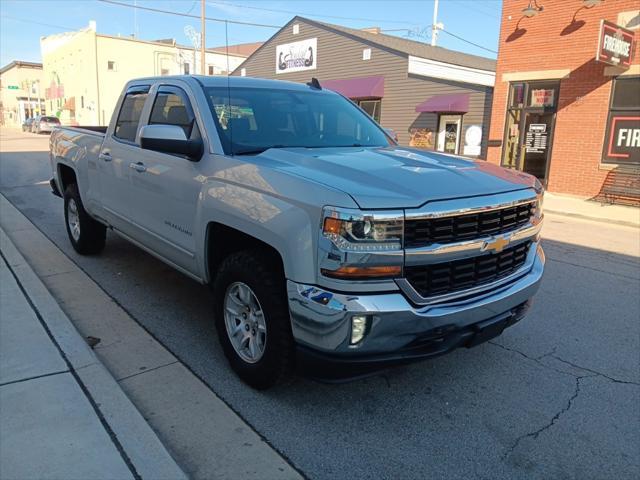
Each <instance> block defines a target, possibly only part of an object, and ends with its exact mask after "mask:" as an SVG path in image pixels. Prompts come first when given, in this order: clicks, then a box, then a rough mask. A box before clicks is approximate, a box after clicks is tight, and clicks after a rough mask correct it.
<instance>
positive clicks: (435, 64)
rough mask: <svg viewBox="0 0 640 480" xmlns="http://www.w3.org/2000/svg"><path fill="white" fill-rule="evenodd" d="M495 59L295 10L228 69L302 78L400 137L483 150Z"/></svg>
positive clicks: (478, 153) (463, 151)
mask: <svg viewBox="0 0 640 480" xmlns="http://www.w3.org/2000/svg"><path fill="white" fill-rule="evenodd" d="M494 69H495V61H494V60H491V59H488V58H484V57H478V56H474V55H467V54H464V53H461V52H455V51H451V50H447V49H444V48H434V47H431V46H430V45H427V44H424V43H421V42H415V41H411V40H406V39H403V38H399V37H395V36H391V35H385V34H383V33H381V32H380V30H379V29H377V28H372V29H365V30H356V29H351V28H346V27H342V26H339V25H330V24H326V23H322V22H316V21H313V20H309V19H305V18H301V17H295V18H294V19H292V20H291V21H290V22H289V23H288V24H287V25H285V26H284V27H283V28H282V29H280V30H279V31H278V32H277V33H276V34H275V35H274V36H273V37H271V38H270V39H269V40H268V41H266V42H265V43H264V44H263V45H262V47H261V48H259V49H258V50H257V51H256V52H255V53H254V54H253V55H251V56H250V57H249V58H248V59H247V60H246V61H245V62H244V63H243V64H242V66H241V68H238V69H237V70H236V71H235V72H234V75H246V76H252V77H262V78H273V79H278V80H290V81H294V82H308V81H309V80H311V77H316V78H317V79H318V80H319V81H320V84H321V85H322V87H323V88H327V89H330V90H334V91H336V92H339V93H341V94H342V95H344V96H345V97H347V98H349V99H351V100H352V101H353V102H354V103H356V104H357V105H359V106H360V107H361V108H362V109H363V110H364V111H365V112H367V113H368V114H369V115H370V116H371V117H372V118H373V119H375V120H376V121H377V122H378V123H380V124H381V125H382V126H383V127H385V128H386V129H388V130H390V131H392V132H393V134H394V135H395V136H397V138H398V141H399V142H400V144H401V145H410V146H414V147H417V148H424V149H430V150H439V151H441V152H447V153H453V154H460V155H466V156H470V157H479V158H484V157H485V156H486V148H487V140H488V133H489V118H490V114H491V113H490V110H491V102H492V94H493V84H494V81H495V73H494Z"/></svg>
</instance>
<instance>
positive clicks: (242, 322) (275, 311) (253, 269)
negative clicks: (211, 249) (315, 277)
mask: <svg viewBox="0 0 640 480" xmlns="http://www.w3.org/2000/svg"><path fill="white" fill-rule="evenodd" d="M271 257H272V255H269V252H265V251H261V250H248V251H242V252H237V253H233V254H231V255H229V256H228V257H227V258H226V259H225V260H223V262H222V265H221V266H220V268H219V270H218V274H217V276H216V279H215V282H214V286H213V290H214V297H215V313H216V315H215V321H216V329H217V331H218V338H219V339H220V343H221V345H222V349H223V351H224V354H225V356H226V357H227V360H228V361H229V363H230V365H231V368H232V369H233V370H234V371H235V372H236V374H237V375H238V376H239V377H240V378H241V379H242V380H243V381H244V382H245V383H247V384H248V385H250V386H252V387H253V388H256V389H258V390H264V389H266V388H269V387H271V386H273V385H274V384H276V383H278V382H279V381H281V380H283V379H285V378H286V377H287V376H288V375H289V374H290V373H291V370H292V366H293V358H294V356H293V336H292V334H291V321H290V319H289V308H288V306H287V303H286V292H285V280H284V274H283V273H282V268H281V267H280V266H279V264H278V262H277V261H276V260H275V259H273V258H271Z"/></svg>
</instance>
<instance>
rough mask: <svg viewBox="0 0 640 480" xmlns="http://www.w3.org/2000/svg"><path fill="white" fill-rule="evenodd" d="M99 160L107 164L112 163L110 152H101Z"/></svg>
mask: <svg viewBox="0 0 640 480" xmlns="http://www.w3.org/2000/svg"><path fill="white" fill-rule="evenodd" d="M98 158H99V159H100V160H104V161H105V162H110V161H111V154H110V153H109V152H100V155H98Z"/></svg>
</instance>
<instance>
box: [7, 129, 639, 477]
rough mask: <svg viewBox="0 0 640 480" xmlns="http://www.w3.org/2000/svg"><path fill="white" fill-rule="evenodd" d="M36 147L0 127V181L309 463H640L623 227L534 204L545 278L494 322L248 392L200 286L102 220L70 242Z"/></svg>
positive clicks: (134, 309)
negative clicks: (359, 367)
mask: <svg viewBox="0 0 640 480" xmlns="http://www.w3.org/2000/svg"><path fill="white" fill-rule="evenodd" d="M47 146H48V140H47V137H45V136H42V137H35V136H33V135H30V134H21V133H18V132H14V131H7V130H4V131H3V132H2V133H1V134H0V151H1V152H2V153H1V154H0V191H1V192H2V193H3V194H4V195H5V196H6V197H7V198H8V199H9V200H10V201H11V202H12V203H13V204H14V205H15V206H16V207H17V208H18V209H20V210H21V211H22V212H23V213H24V214H25V215H26V216H27V217H28V218H29V219H30V220H31V221H32V222H33V223H34V224H35V225H36V226H37V227H38V228H40V229H41V230H42V231H43V232H44V233H45V234H46V235H47V236H48V237H49V238H50V239H51V240H52V241H53V242H55V243H56V244H57V245H58V246H59V247H60V248H61V249H62V250H63V251H64V252H65V253H66V254H67V255H68V256H69V257H70V258H71V259H73V260H74V261H75V262H76V263H77V264H78V265H79V266H80V267H81V268H82V269H83V270H85V271H86V272H87V273H88V274H89V275H90V276H91V277H92V278H93V279H94V280H95V281H96V282H97V283H99V284H100V285H101V286H102V287H103V288H104V290H105V291H106V292H107V293H108V294H109V295H111V296H112V297H113V298H114V299H115V300H117V301H118V302H119V303H120V304H121V305H122V306H123V307H124V308H125V309H126V310H127V311H128V312H129V313H130V314H131V315H132V316H133V317H134V318H135V319H136V320H137V321H138V322H140V324H142V325H143V326H144V327H146V328H147V329H148V330H149V331H150V332H151V333H152V334H153V335H155V337H156V338H157V339H159V340H160V341H161V342H162V343H163V344H164V345H165V346H166V347H167V348H169V349H170V350H171V351H172V352H173V353H174V354H175V355H176V356H177V357H178V358H180V360H181V361H182V362H184V363H185V364H186V365H187V366H188V367H190V368H191V369H192V370H193V371H194V372H196V373H197V374H198V375H199V376H200V377H201V378H202V379H203V380H204V381H205V382H206V383H207V384H208V385H209V386H210V388H211V389H213V390H214V391H215V392H216V393H217V394H218V395H219V396H221V397H222V398H223V399H224V400H226V401H227V402H228V403H229V404H230V405H231V407H232V408H233V409H235V410H236V411H237V412H238V413H239V414H240V415H241V416H242V417H243V418H244V419H246V421H248V422H249V423H250V424H251V425H252V426H253V427H254V428H255V429H256V430H257V431H258V432H259V433H260V434H262V435H263V436H264V437H265V438H266V439H267V441H269V442H270V443H271V444H272V445H273V446H274V447H275V448H276V449H277V450H279V451H280V452H281V453H282V454H283V455H285V456H286V457H287V458H288V459H289V460H290V461H291V462H292V463H293V464H294V465H295V466H296V467H297V468H299V469H300V470H301V471H302V472H304V473H305V474H306V475H307V476H308V477H309V478H312V479H343V478H350V479H359V478H388V479H425V478H462V477H465V478H492V479H496V478H545V479H547V478H576V479H578V478H580V479H583V478H598V479H599V478H618V479H622V478H629V479H631V478H639V477H640V369H639V356H640V294H639V292H640V233H639V231H638V230H637V229H632V228H628V227H621V226H616V225H607V224H603V223H596V222H587V221H583V220H577V219H570V218H567V217H561V216H551V215H548V216H547V219H546V224H545V229H544V232H543V235H544V237H545V244H544V245H545V251H546V253H547V273H546V277H545V279H544V283H543V286H542V288H541V291H540V293H539V294H538V295H537V297H536V299H535V303H534V307H533V309H532V311H531V313H530V315H529V316H528V317H527V318H526V319H525V320H524V321H522V322H521V323H519V324H517V325H515V326H514V327H512V328H511V329H509V330H507V331H506V332H505V333H504V334H503V335H502V336H501V337H499V338H497V339H495V340H494V341H492V342H491V343H488V344H484V345H481V346H479V347H476V348H474V349H470V350H460V351H457V352H455V353H453V354H450V355H447V356H444V357H441V358H438V359H435V360H432V361H428V362H423V363H419V364H415V365H411V366H408V367H402V368H396V369H393V370H390V371H388V372H386V373H385V374H383V375H378V376H375V377H371V378H368V379H365V380H360V381H357V382H352V383H348V384H342V385H325V384H321V383H316V382H313V381H310V380H306V379H302V378H296V379H294V380H293V381H292V382H291V383H289V384H288V385H284V386H281V387H278V388H277V389H273V390H270V391H268V392H266V393H258V392H255V391H253V390H251V389H249V388H248V387H246V386H244V385H243V384H242V383H241V382H240V381H238V380H237V379H236V377H235V376H234V374H233V373H232V372H231V371H230V370H229V368H228V367H227V364H226V362H225V360H224V358H223V355H222V352H221V349H220V347H219V346H218V343H217V339H216V334H215V331H214V328H213V323H212V316H211V296H210V294H209V291H208V289H207V288H206V287H203V286H200V285H198V284H196V283H194V282H193V281H191V280H190V279H188V278H186V277H184V276H182V275H180V274H178V273H176V272H174V271H173V270H171V269H170V268H168V267H166V266H164V264H162V263H161V262H159V261H158V260H156V259H154V258H153V257H151V256H149V255H147V254H146V253H144V252H142V251H141V250H139V249H137V248H136V247H134V246H132V245H130V244H128V243H127V242H125V241H124V240H121V239H120V238H118V237H117V236H115V235H113V234H111V233H110V234H109V235H108V241H107V248H106V249H105V251H104V253H103V254H102V255H101V256H99V257H94V258H91V257H81V256H78V255H77V254H76V253H75V252H74V251H73V250H72V248H71V245H70V244H69V242H68V240H67V236H66V232H65V229H64V224H63V214H62V201H61V200H60V199H58V198H56V197H54V196H52V195H51V193H50V191H49V187H48V185H47V184H46V181H48V179H49V178H50V171H49V168H50V167H49V164H48V156H47V154H46V153H45V151H46V149H47ZM212 454H215V452H212ZM247 461H251V459H247Z"/></svg>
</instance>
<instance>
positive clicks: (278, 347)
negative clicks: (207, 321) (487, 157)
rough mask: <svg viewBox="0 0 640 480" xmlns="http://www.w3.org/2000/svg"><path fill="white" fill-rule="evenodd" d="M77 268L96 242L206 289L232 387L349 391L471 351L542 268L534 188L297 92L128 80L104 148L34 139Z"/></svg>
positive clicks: (507, 320) (221, 82)
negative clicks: (339, 384)
mask: <svg viewBox="0 0 640 480" xmlns="http://www.w3.org/2000/svg"><path fill="white" fill-rule="evenodd" d="M50 147H51V165H52V169H53V179H52V181H51V185H52V188H53V191H54V193H56V194H58V195H60V196H62V197H63V198H64V213H65V219H66V227H67V230H68V234H69V239H70V241H71V243H72V244H73V247H74V248H75V250H76V251H77V252H78V253H81V254H97V253H99V252H100V251H101V250H102V249H103V248H104V246H105V234H106V229H107V228H108V229H111V230H112V231H113V232H115V233H117V234H118V235H121V236H122V237H124V238H125V239H127V240H129V241H131V242H132V243H134V244H135V245H137V246H138V247H140V248H142V249H143V250H146V251H147V252H149V253H150V254H152V255H154V256H156V257H158V258H159V259H161V260H162V261H164V262H166V263H167V264H169V265H171V266H172V267H174V268H176V269H177V270H179V271H180V272H182V273H184V274H185V275H188V276H189V277H191V278H192V279H194V280H196V281H197V282H201V283H203V284H209V285H211V287H212V290H213V296H214V302H213V310H214V311H212V312H211V313H212V326H213V324H214V323H215V326H216V328H217V331H218V337H219V339H220V342H221V344H222V348H223V349H224V352H225V354H226V357H227V358H228V360H229V362H230V365H231V367H232V368H233V370H234V371H235V372H236V373H237V374H238V375H239V376H240V377H241V378H242V379H243V380H244V381H245V382H247V383H248V384H250V385H252V386H253V387H255V388H267V387H269V386H271V385H273V384H274V383H275V382H277V381H278V380H279V379H281V378H282V377H283V376H284V375H286V374H287V373H288V372H291V371H292V369H293V368H294V367H297V368H299V369H301V370H302V371H303V372H306V373H307V374H309V375H312V376H316V377H322V378H325V379H333V380H337V379H344V378H353V377H356V376H359V375H364V374H368V373H370V372H372V371H375V370H377V369H380V368H382V367H386V366H388V365H392V364H398V363H406V362H409V361H413V360H417V359H423V358H428V357H433V356H436V355H440V354H443V353H446V352H449V351H451V350H453V349H455V348H457V347H463V346H464V347H471V346H474V345H477V344H479V343H481V342H484V341H486V340H488V339H491V338H493V337H495V336H497V335H499V334H500V333H502V331H503V330H504V329H505V328H506V327H508V326H510V325H512V324H514V323H515V322H517V321H518V320H520V319H521V318H522V317H523V316H524V314H525V312H526V311H527V309H528V307H529V304H530V299H531V297H532V296H533V295H534V293H535V292H536V291H537V289H538V287H539V284H540V280H541V278H542V273H543V268H544V253H543V251H542V248H541V247H540V236H539V234H540V228H541V226H542V218H543V214H542V198H543V188H542V186H541V185H540V183H539V182H538V181H537V180H536V179H535V178H533V177H531V176H529V175H526V174H523V173H520V172H517V171H512V170H505V169H502V168H499V167H497V166H495V165H492V164H490V163H487V162H484V161H472V160H468V159H464V158H461V157H456V156H451V155H444V154H438V153H434V152H430V151H423V150H417V149H413V148H407V147H402V146H399V145H397V144H396V142H395V141H394V140H393V139H392V138H391V137H390V136H389V135H388V134H387V132H385V130H383V129H382V128H381V127H380V126H379V125H378V124H376V123H375V122H374V121H373V120H372V119H371V118H370V117H369V116H368V115H367V114H366V113H364V112H363V111H362V110H360V109H359V108H358V107H357V106H356V105H354V104H353V103H352V102H350V101H349V100H347V99H345V98H344V97H342V96H340V95H339V94H337V93H334V92H331V91H327V90H325V89H322V87H321V85H320V84H319V82H318V81H317V80H315V79H314V80H313V81H312V82H310V83H309V84H307V85H303V84H297V83H289V82H280V81H271V80H260V79H250V78H242V77H231V78H228V79H227V78H213V77H198V76H188V77H160V78H143V79H139V80H134V81H131V82H129V83H128V84H127V86H126V88H125V89H124V92H123V93H122V95H121V97H120V100H119V101H118V104H117V107H116V110H115V113H114V115H113V118H112V120H111V123H110V125H109V127H108V128H99V127H86V128H83V127H78V128H69V127H63V128H59V129H56V130H55V131H54V133H53V134H52V136H51V145H50Z"/></svg>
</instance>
